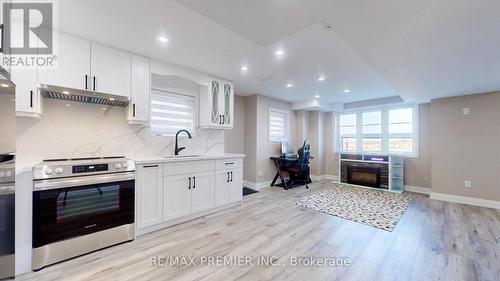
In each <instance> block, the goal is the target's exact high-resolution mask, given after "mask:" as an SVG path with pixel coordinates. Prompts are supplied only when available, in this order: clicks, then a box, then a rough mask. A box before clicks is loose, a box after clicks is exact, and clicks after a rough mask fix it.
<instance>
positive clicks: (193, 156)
mask: <svg viewBox="0 0 500 281" xmlns="http://www.w3.org/2000/svg"><path fill="white" fill-rule="evenodd" d="M201 156H203V155H172V156H165V157H164V158H168V159H171V158H198V157H201Z"/></svg>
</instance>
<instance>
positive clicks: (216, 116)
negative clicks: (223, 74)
mask: <svg viewBox="0 0 500 281" xmlns="http://www.w3.org/2000/svg"><path fill="white" fill-rule="evenodd" d="M209 88H210V102H211V113H212V115H211V117H212V118H211V122H212V124H214V125H217V124H220V123H221V120H222V116H221V114H220V112H221V108H220V107H221V103H220V96H221V93H220V92H221V91H220V89H221V82H220V81H219V80H215V79H214V80H211V81H210V85H209Z"/></svg>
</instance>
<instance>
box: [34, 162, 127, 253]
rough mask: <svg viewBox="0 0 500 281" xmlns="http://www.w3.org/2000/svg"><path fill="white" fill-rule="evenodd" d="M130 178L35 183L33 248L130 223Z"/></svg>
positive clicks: (115, 177) (120, 175)
mask: <svg viewBox="0 0 500 281" xmlns="http://www.w3.org/2000/svg"><path fill="white" fill-rule="evenodd" d="M134 175H135V174H134V173H133V172H131V173H121V174H111V175H100V176H82V177H78V178H68V179H56V180H42V181H39V182H35V185H34V192H33V248H38V247H41V246H44V245H47V244H50V243H53V242H57V241H61V240H65V239H69V238H75V237H78V236H81V235H86V234H90V233H94V232H98V231H101V230H105V229H110V228H113V227H117V226H121V225H125V224H132V223H134V188H135V180H134Z"/></svg>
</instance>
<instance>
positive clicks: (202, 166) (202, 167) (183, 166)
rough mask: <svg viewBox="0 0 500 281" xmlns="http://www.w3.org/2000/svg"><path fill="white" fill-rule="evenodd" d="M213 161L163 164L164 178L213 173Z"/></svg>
mask: <svg viewBox="0 0 500 281" xmlns="http://www.w3.org/2000/svg"><path fill="white" fill-rule="evenodd" d="M213 170H214V161H213V160H205V161H185V162H184V161H182V162H175V163H166V164H165V176H176V175H185V174H192V173H201V172H213Z"/></svg>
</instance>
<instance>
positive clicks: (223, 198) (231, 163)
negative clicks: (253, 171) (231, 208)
mask: <svg viewBox="0 0 500 281" xmlns="http://www.w3.org/2000/svg"><path fill="white" fill-rule="evenodd" d="M215 168H216V171H215V190H214V193H215V207H218V206H223V205H226V204H229V203H235V202H240V201H241V199H242V196H243V161H242V159H220V160H216V161H215Z"/></svg>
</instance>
